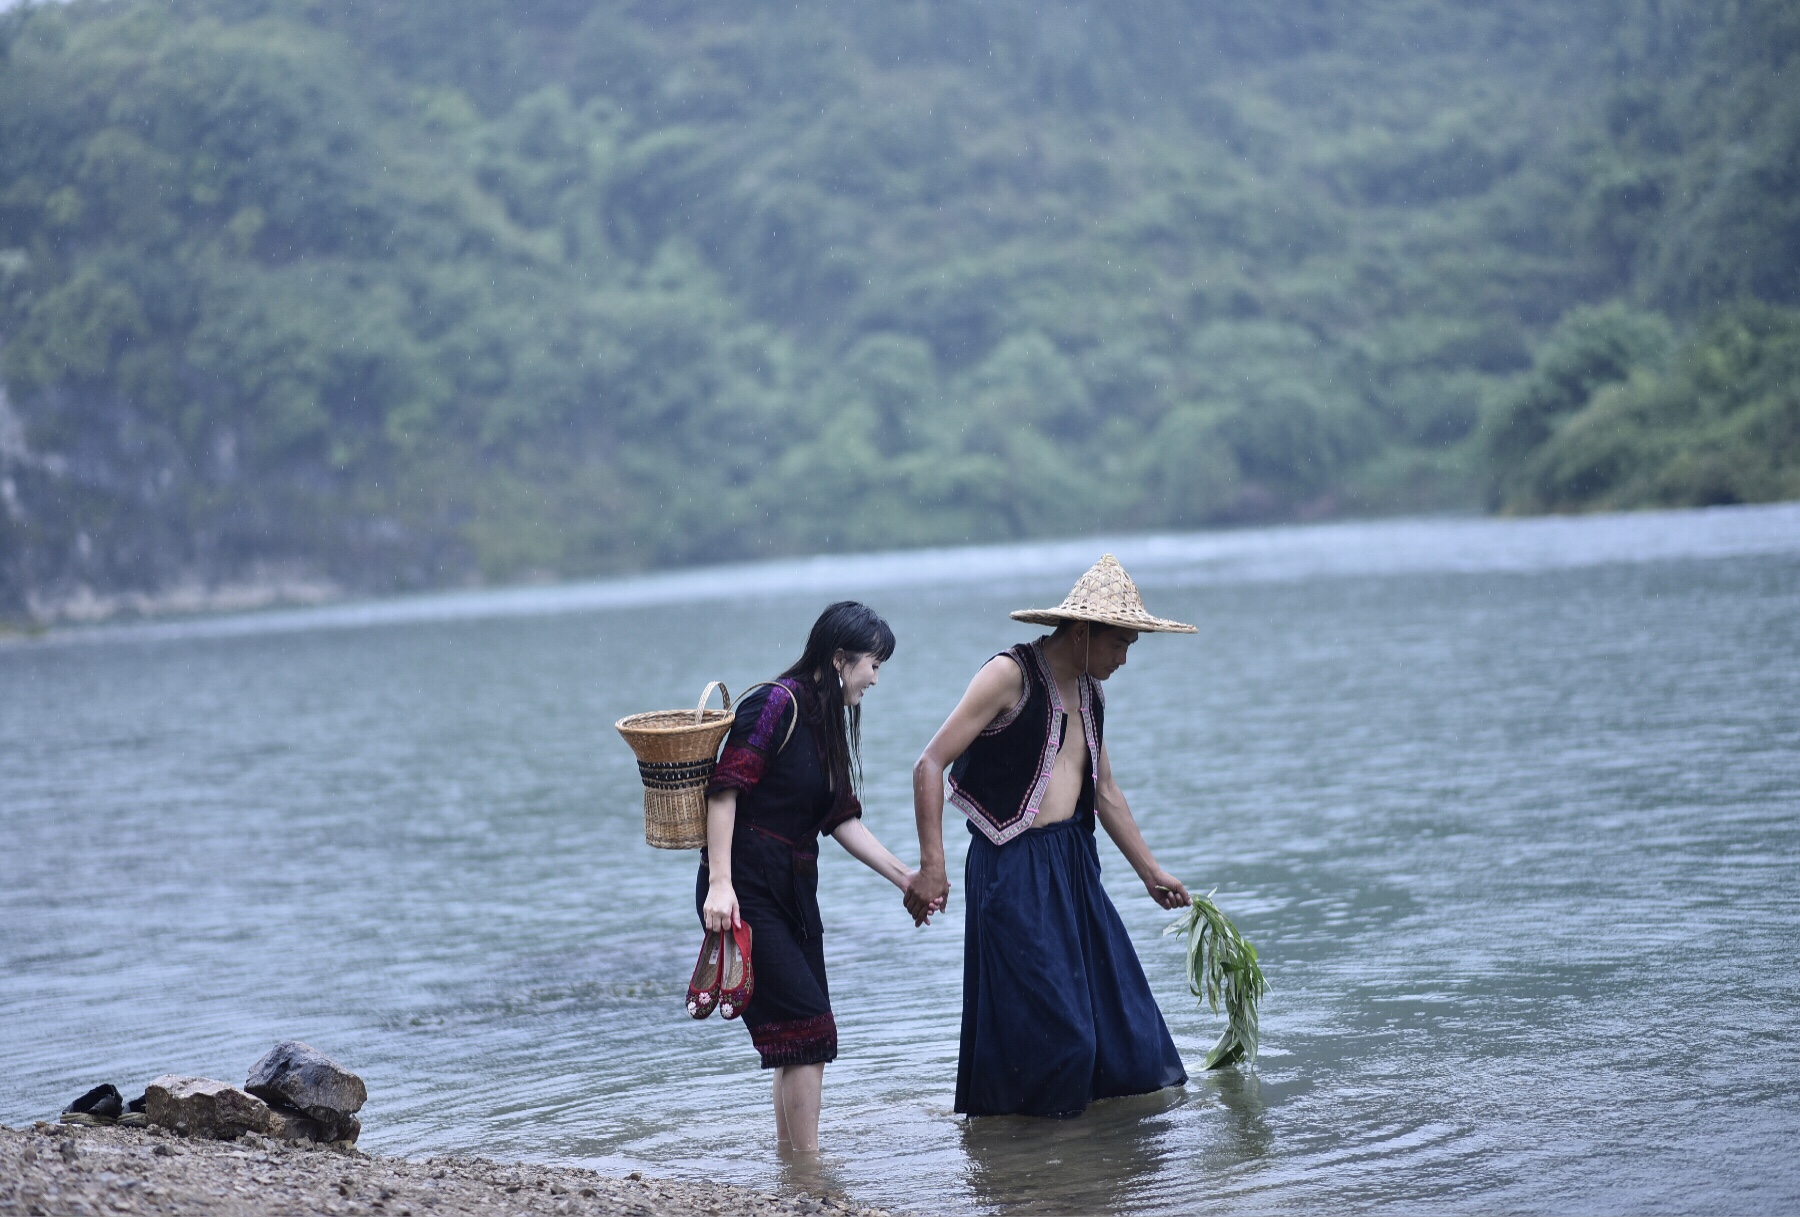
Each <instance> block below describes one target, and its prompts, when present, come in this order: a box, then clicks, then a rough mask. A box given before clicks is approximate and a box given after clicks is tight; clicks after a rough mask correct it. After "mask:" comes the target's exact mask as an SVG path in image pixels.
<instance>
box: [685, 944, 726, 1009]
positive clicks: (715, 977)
mask: <svg viewBox="0 0 1800 1217" xmlns="http://www.w3.org/2000/svg"><path fill="white" fill-rule="evenodd" d="M724 947H725V936H724V935H723V934H722V933H721V932H720V931H718V930H708V931H706V937H705V938H704V939H702V940H701V943H700V959H699V962H697V963H695V964H694V978H693V979H692V980H690V981H688V995H687V1012H688V1013H689V1014H691V1015H693V1016H694V1017H695V1018H705V1017H706V1016H707V1015H709V1014H711V1013H712V1012H713V1007H715V1006H717V1005H718V1004H719V974H720V973H721V972H722V971H723V970H724V969H723V968H721V967H720V966H719V965H720V964H721V963H722V962H723V960H722V956H723V955H724Z"/></svg>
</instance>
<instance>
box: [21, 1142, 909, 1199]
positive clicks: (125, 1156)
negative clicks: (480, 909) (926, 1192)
mask: <svg viewBox="0 0 1800 1217" xmlns="http://www.w3.org/2000/svg"><path fill="white" fill-rule="evenodd" d="M102 1213H140V1214H142V1213H183V1214H204V1215H206V1217H265V1215H273V1217H283V1215H286V1214H294V1215H296V1217H298V1215H300V1214H306V1215H308V1217H311V1215H315V1214H328V1215H329V1217H352V1215H356V1217H375V1215H377V1214H379V1215H382V1217H425V1215H426V1214H461V1213H466V1214H472V1215H479V1217H502V1215H508V1217H510V1215H511V1214H527V1213H530V1214H556V1215H558V1217H560V1215H562V1214H576V1213H579V1214H594V1215H596V1217H601V1215H603V1217H713V1215H714V1214H721V1215H723V1214H740V1213H741V1214H757V1215H762V1214H767V1215H768V1217H786V1215H788V1214H828V1215H830V1217H888V1215H887V1214H886V1213H885V1212H884V1211H883V1210H881V1209H873V1208H862V1207H859V1206H856V1205H852V1204H848V1203H845V1202H844V1201H841V1200H837V1199H832V1198H819V1197H813V1196H804V1195H802V1196H776V1195H772V1194H769V1193H766V1192H755V1191H749V1190H747V1189H744V1188H738V1187H730V1186H726V1185H723V1184H696V1183H677V1182H674V1181H671V1180H666V1179H655V1178H644V1177H641V1176H639V1175H638V1174H636V1173H633V1174H632V1175H630V1176H628V1177H626V1178H623V1179H617V1178H613V1177H612V1176H609V1175H602V1174H599V1173H598V1172H595V1171H590V1170H583V1169H580V1168H579V1167H570V1166H540V1165H536V1164H532V1163H509V1162H490V1161H488V1160H486V1159H483V1158H465V1157H453V1158H452V1157H442V1158H426V1159H422V1160H418V1161H414V1160H410V1159H405V1158H384V1157H374V1156H370V1155H368V1154H365V1153H362V1152H361V1151H359V1150H354V1149H352V1150H348V1151H346V1150H341V1149H333V1148H330V1147H327V1146H322V1145H314V1144H311V1143H307V1142H289V1141H278V1140H274V1139H272V1138H269V1137H263V1136H259V1135H257V1134H256V1133H247V1134H245V1135H244V1136H243V1137H240V1138H239V1139H238V1140H236V1141H210V1140H197V1139H189V1138H185V1137H179V1136H175V1135H173V1134H171V1133H168V1132H167V1131H166V1130H164V1129H161V1128H149V1129H142V1130H138V1129H128V1128H83V1127H76V1126H73V1125H66V1124H45V1123H39V1124H37V1125H35V1126H34V1127H32V1128H27V1129H15V1128H7V1127H6V1126H4V1125H0V1214H4V1215H5V1217H12V1215H13V1214H20V1215H24V1217H62V1215H63V1214H74V1215H78V1217H89V1215H93V1214H102Z"/></svg>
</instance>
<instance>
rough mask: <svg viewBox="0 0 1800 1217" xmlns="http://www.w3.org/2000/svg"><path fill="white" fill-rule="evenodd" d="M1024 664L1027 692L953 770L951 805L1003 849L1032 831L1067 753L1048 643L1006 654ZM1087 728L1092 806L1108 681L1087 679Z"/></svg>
mask: <svg viewBox="0 0 1800 1217" xmlns="http://www.w3.org/2000/svg"><path fill="white" fill-rule="evenodd" d="M1000 654H1002V655H1005V656H1007V657H1008V658H1010V659H1011V660H1012V661H1013V662H1014V663H1016V664H1018V665H1019V672H1020V673H1021V674H1022V675H1023V676H1024V678H1025V691H1024V693H1023V695H1022V696H1021V697H1020V698H1019V700H1018V703H1017V704H1015V705H1014V706H1013V708H1012V709H1010V710H1008V711H1007V712H1006V713H1005V714H1002V715H1001V716H1000V717H999V718H996V719H995V720H994V721H993V722H991V723H989V724H988V725H987V727H986V728H984V729H983V730H982V732H981V734H980V735H978V736H976V737H975V742H974V743H972V744H970V745H969V747H968V750H967V751H965V752H964V753H963V754H962V755H961V756H959V757H957V758H956V763H955V764H954V765H952V766H951V767H950V801H951V802H952V803H954V804H955V805H956V806H957V807H960V808H961V809H962V812H963V814H964V815H966V816H968V817H969V822H970V823H971V824H973V825H974V826H975V827H976V828H977V829H979V830H980V831H981V834H982V835H983V836H985V837H986V838H987V839H988V840H990V841H992V842H993V843H994V844H995V845H1005V844H1006V843H1007V842H1008V841H1010V840H1012V839H1013V838H1014V837H1016V836H1018V835H1019V834H1020V833H1022V832H1024V831H1025V830H1026V829H1028V828H1030V827H1031V822H1032V821H1033V820H1035V819H1037V814H1038V807H1039V804H1040V802H1041V801H1042V800H1043V797H1044V792H1045V791H1046V790H1048V789H1049V788H1050V773H1051V770H1053V769H1054V768H1055V767H1056V754H1057V753H1058V752H1059V751H1060V750H1061V749H1062V744H1063V733H1064V732H1065V731H1066V730H1067V729H1068V715H1067V713H1066V712H1065V711H1064V709H1063V704H1062V694H1061V693H1060V692H1058V691H1057V688H1056V678H1055V677H1054V676H1052V675H1051V674H1050V661H1049V660H1048V659H1046V658H1045V657H1044V639H1042V638H1039V639H1038V640H1037V641H1036V642H1022V643H1020V644H1019V645H1018V646H1015V647H1012V648H1011V649H1009V650H1005V651H1002V652H1000ZM1080 684H1081V706H1080V714H1081V728H1082V733H1083V734H1084V735H1086V737H1087V747H1088V774H1087V780H1086V781H1085V782H1083V783H1082V785H1083V787H1084V789H1083V791H1082V795H1083V801H1084V802H1088V803H1089V805H1090V806H1091V800H1092V798H1093V791H1094V788H1095V787H1097V786H1098V785H1099V782H1100V741H1101V739H1102V738H1103V735H1102V733H1103V731H1104V728H1105V720H1106V698H1105V696H1104V695H1103V694H1102V693H1101V692H1100V682H1099V681H1097V680H1095V679H1094V678H1093V677H1092V676H1089V675H1088V674H1087V673H1086V672H1083V673H1082V674H1081V681H1080Z"/></svg>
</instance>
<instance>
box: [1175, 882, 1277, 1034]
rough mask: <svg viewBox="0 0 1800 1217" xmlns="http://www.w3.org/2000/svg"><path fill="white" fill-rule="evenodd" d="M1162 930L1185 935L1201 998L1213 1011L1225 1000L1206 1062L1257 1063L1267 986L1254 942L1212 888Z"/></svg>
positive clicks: (1190, 975) (1191, 982) (1194, 989)
mask: <svg viewBox="0 0 1800 1217" xmlns="http://www.w3.org/2000/svg"><path fill="white" fill-rule="evenodd" d="M1217 890H1218V889H1217V888H1214V889H1213V891H1217ZM1163 933H1164V934H1165V935H1167V934H1181V933H1185V934H1186V935H1187V984H1188V991H1189V992H1191V993H1192V994H1193V995H1194V996H1195V997H1198V998H1203V999H1204V1000H1205V1001H1206V1003H1207V1005H1209V1006H1211V1007H1212V1011H1213V1013H1214V1014H1217V1013H1218V1012H1219V1007H1220V1006H1221V1005H1223V1006H1224V1008H1225V1019H1226V1023H1225V1031H1224V1033H1223V1034H1221V1035H1220V1036H1219V1042H1218V1043H1216V1044H1214V1045H1213V1046H1212V1051H1210V1052H1208V1053H1207V1054H1206V1068H1208V1069H1222V1068H1224V1067H1225V1066H1226V1065H1230V1064H1234V1063H1235V1062H1237V1061H1240V1060H1241V1061H1244V1062H1246V1063H1248V1064H1254V1063H1255V1062H1256V1047H1257V1015H1256V1005H1257V1002H1259V1001H1261V1000H1262V997H1263V994H1265V993H1267V992H1268V991H1269V982H1268V981H1267V980H1265V979H1263V973H1262V967H1261V966H1260V965H1259V964H1258V963H1257V962H1256V948H1255V947H1253V946H1251V945H1250V943H1249V942H1248V941H1246V940H1245V938H1244V936H1243V935H1242V934H1240V933H1238V928H1237V926H1235V925H1233V924H1231V918H1229V917H1227V916H1226V915H1225V914H1224V913H1223V912H1221V911H1220V910H1219V906H1218V905H1216V904H1214V903H1213V900H1212V892H1208V893H1206V895H1204V896H1197V897H1195V898H1194V903H1193V904H1192V905H1190V906H1189V907H1188V911H1187V915H1186V916H1185V917H1182V918H1181V919H1179V920H1178V921H1175V922H1172V923H1171V924H1170V925H1169V926H1168V927H1167V928H1166V929H1164V930H1163Z"/></svg>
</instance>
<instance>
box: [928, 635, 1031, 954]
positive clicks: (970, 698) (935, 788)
mask: <svg viewBox="0 0 1800 1217" xmlns="http://www.w3.org/2000/svg"><path fill="white" fill-rule="evenodd" d="M1024 690H1025V678H1024V676H1023V675H1022V674H1021V673H1020V672H1019V665H1018V664H1016V663H1014V662H1013V661H1012V660H1011V659H1009V658H1007V657H1006V656H1004V655H996V656H995V657H994V658H992V659H990V660H988V661H987V663H985V664H983V665H982V667H981V671H979V672H977V673H975V679H974V680H972V681H970V682H969V687H968V689H967V690H966V691H965V692H964V693H963V695H962V700H961V701H959V702H958V703H957V704H956V709H954V710H952V711H951V712H950V717H949V718H947V719H945V720H944V725H943V726H941V727H939V728H938V729H937V734H936V735H934V736H932V737H931V742H930V743H929V744H926V745H925V751H924V752H923V753H922V754H921V755H920V756H919V760H918V763H917V764H915V765H914V766H913V816H914V818H916V819H917V820H918V823H919V870H918V873H917V874H915V875H914V876H913V877H912V880H911V882H909V883H908V884H907V887H906V911H907V912H909V913H911V914H912V915H913V920H914V922H917V923H921V924H922V923H924V922H926V921H928V920H929V919H930V915H931V914H932V913H934V912H937V911H938V910H939V909H942V908H943V907H944V906H945V905H946V904H948V903H949V901H950V877H949V875H948V874H946V873H945V866H944V771H945V770H946V769H948V768H950V766H951V765H952V764H953V763H955V761H956V758H957V757H959V756H961V755H962V754H963V752H964V751H966V750H967V749H968V747H969V745H970V744H972V743H974V742H975V737H976V736H978V735H980V734H981V732H982V731H983V730H984V729H985V728H986V727H987V725H988V724H989V723H991V722H993V721H994V720H995V719H996V718H998V717H1000V716H1001V715H1002V714H1004V713H1006V712H1007V711H1008V710H1010V709H1012V708H1013V706H1014V705H1016V704H1017V703H1018V700H1019V697H1020V695H1021V694H1022V693H1023V692H1024Z"/></svg>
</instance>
